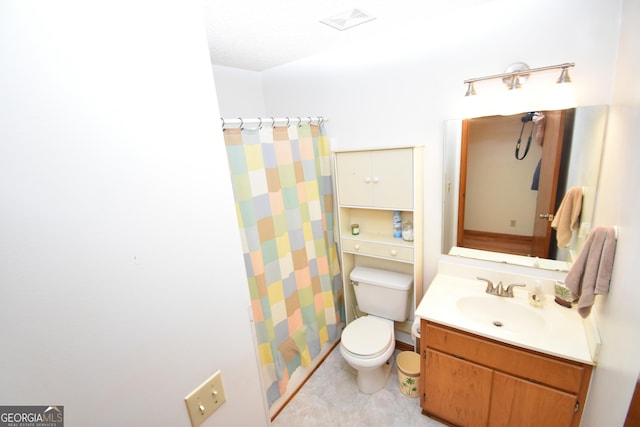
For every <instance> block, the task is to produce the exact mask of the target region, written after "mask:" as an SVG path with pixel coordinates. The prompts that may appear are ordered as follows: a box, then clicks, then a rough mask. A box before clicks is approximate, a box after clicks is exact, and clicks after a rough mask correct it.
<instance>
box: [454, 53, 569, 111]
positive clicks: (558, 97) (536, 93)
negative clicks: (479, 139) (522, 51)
mask: <svg viewBox="0 0 640 427" xmlns="http://www.w3.org/2000/svg"><path fill="white" fill-rule="evenodd" d="M574 66H575V63H573V62H565V63H563V64H558V65H549V66H546V67H538V68H529V66H528V65H527V64H525V63H524V62H516V63H514V64H511V65H509V67H507V69H506V70H505V71H504V72H503V73H502V74H494V75H490V76H483V77H474V78H471V79H466V80H465V81H464V83H465V84H466V85H467V91H466V93H465V95H464V96H465V99H466V100H468V101H465V103H467V104H468V103H469V102H470V101H471V99H475V101H474V102H473V104H474V109H475V110H476V111H475V112H474V113H472V114H466V116H467V117H474V116H478V115H494V114H496V113H497V114H516V113H520V112H522V111H525V110H527V111H538V110H553V109H564V108H571V107H574V106H575V94H574V93H573V85H572V84H571V78H570V77H569V68H571V67H574ZM556 69H560V70H561V73H560V77H559V78H558V80H557V81H556V83H557V84H556V85H551V86H553V87H547V88H544V87H543V86H542V85H539V86H538V88H537V89H533V88H531V89H529V90H528V91H529V92H531V93H525V92H527V91H523V87H524V84H525V83H526V82H527V80H528V79H529V77H530V76H531V75H532V74H534V73H540V72H544V71H550V70H556ZM494 79H502V82H503V83H504V85H505V86H506V87H507V89H508V90H507V92H503V91H498V92H494V94H493V95H492V96H491V97H490V98H491V99H488V100H485V101H484V102H482V105H479V104H480V103H479V102H478V100H477V98H483V97H479V96H477V92H476V88H475V83H477V82H481V81H486V80H494ZM542 82H543V83H544V78H543V79H542ZM536 83H537V82H536ZM532 85H533V86H535V85H534V84H533V83H532ZM483 110H484V112H483Z"/></svg>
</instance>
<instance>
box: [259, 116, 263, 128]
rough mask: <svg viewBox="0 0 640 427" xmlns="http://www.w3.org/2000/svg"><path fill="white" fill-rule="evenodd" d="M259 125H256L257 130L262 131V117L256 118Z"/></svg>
mask: <svg viewBox="0 0 640 427" xmlns="http://www.w3.org/2000/svg"><path fill="white" fill-rule="evenodd" d="M258 120H259V123H258V129H262V117H258Z"/></svg>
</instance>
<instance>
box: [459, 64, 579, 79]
mask: <svg viewBox="0 0 640 427" xmlns="http://www.w3.org/2000/svg"><path fill="white" fill-rule="evenodd" d="M575 66H576V64H575V62H565V63H564V64H558V65H548V66H546V67H539V68H531V69H529V70H526V71H521V70H517V71H513V72H510V73H502V74H494V75H492V76H484V77H474V78H472V79H467V80H465V81H464V83H465V84H469V83H474V82H479V81H482V80H492V79H502V78H505V77H516V76H518V75H520V74H531V73H537V72H540V71H548V70H556V69H560V68H562V69H563V70H566V69H567V68H570V67H575Z"/></svg>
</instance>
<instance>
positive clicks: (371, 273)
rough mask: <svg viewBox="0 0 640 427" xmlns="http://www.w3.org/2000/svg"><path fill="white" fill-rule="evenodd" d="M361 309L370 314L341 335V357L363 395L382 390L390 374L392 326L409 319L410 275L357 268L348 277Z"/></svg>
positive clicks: (355, 321)
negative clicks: (355, 377) (353, 373)
mask: <svg viewBox="0 0 640 427" xmlns="http://www.w3.org/2000/svg"><path fill="white" fill-rule="evenodd" d="M349 278H350V279H351V283H352V284H353V289H354V292H355V296H356V302H357V304H358V309H359V310H360V311H361V312H364V313H367V316H362V317H359V318H358V319H356V320H354V321H353V322H351V323H349V324H348V325H347V327H346V328H345V329H344V330H343V331H342V337H341V340H340V353H341V354H342V357H343V358H344V360H345V361H346V362H347V363H348V364H349V365H350V366H351V367H353V368H354V369H355V370H356V371H357V379H358V388H359V389H360V391H361V392H363V393H367V394H370V393H375V392H376V391H378V390H380V389H382V388H383V387H384V386H385V384H386V383H387V380H388V379H389V373H390V372H391V364H390V363H388V362H389V359H390V358H391V356H392V355H393V351H394V349H395V334H394V331H393V322H394V321H398V322H404V321H405V320H407V318H408V316H409V307H410V306H411V304H410V298H411V285H412V283H413V277H412V276H410V275H408V274H403V273H396V272H392V271H386V270H378V269H375V268H369V267H360V266H358V267H356V268H354V269H353V271H351V274H350V275H349Z"/></svg>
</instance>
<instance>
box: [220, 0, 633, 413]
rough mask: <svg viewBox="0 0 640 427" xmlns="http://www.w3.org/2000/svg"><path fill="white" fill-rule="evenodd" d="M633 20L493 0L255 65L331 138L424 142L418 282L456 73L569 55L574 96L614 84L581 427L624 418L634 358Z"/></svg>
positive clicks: (458, 86) (431, 266) (436, 222)
mask: <svg viewBox="0 0 640 427" xmlns="http://www.w3.org/2000/svg"><path fill="white" fill-rule="evenodd" d="M623 2H624V6H625V11H624V13H623V14H622V17H623V27H622V29H623V33H622V45H621V48H620V53H618V37H619V35H620V32H619V30H620V29H619V24H620V17H621V8H622V4H623ZM370 13H375V11H370ZM634 22H635V23H637V22H638V1H637V0H617V1H607V2H604V1H598V0H588V1H581V0H565V1H562V2H557V1H554V0H541V1H538V2H525V3H519V4H518V6H517V7H515V6H514V5H513V2H509V1H506V0H500V1H494V2H489V3H486V4H483V5H480V6H478V7H476V8H474V9H472V10H469V11H466V12H464V13H455V14H451V15H450V16H448V17H442V16H437V18H434V19H432V20H430V21H427V22H425V24H424V26H423V27H422V28H421V29H420V30H418V31H415V32H409V30H406V31H404V32H403V31H400V32H397V33H393V34H383V35H381V38H380V39H378V40H368V41H366V42H363V43H361V44H357V45H346V46H345V47H344V48H343V49H340V50H335V51H331V52H327V53H325V54H321V55H317V56H315V57H311V58H308V59H305V60H301V61H298V62H294V63H291V64H287V65H284V66H281V67H275V68H272V69H269V70H267V71H265V72H263V73H262V75H263V82H264V99H265V105H266V114H268V115H271V116H286V115H301V114H302V115H323V116H325V117H327V118H328V119H329V122H328V124H327V129H328V132H329V134H330V135H331V136H332V137H333V139H334V143H335V144H337V145H338V146H339V147H340V148H350V147H353V148H356V147H373V146H393V145H404V144H425V156H424V166H425V167H424V169H425V188H424V196H425V213H426V218H425V242H426V245H425V282H426V283H429V282H430V281H431V279H432V277H433V275H434V273H435V270H436V262H437V259H438V256H439V254H440V234H441V233H440V229H441V200H442V197H441V196H442V192H441V185H442V178H441V174H442V139H443V121H444V120H445V119H451V118H459V117H461V115H462V113H461V111H462V108H461V102H462V98H463V96H462V95H463V94H464V91H465V87H464V85H463V80H464V79H465V78H471V77H479V76H483V75H491V74H496V73H500V72H502V71H503V70H504V69H505V68H506V67H507V66H508V65H509V64H511V63H513V62H516V61H524V62H526V63H528V64H529V65H530V66H531V67H539V66H544V65H551V64H558V63H563V62H575V63H576V67H575V68H574V69H572V70H571V76H572V78H573V81H574V83H575V86H576V95H577V101H578V105H598V104H610V103H611V101H612V93H613V88H614V83H615V88H616V98H615V99H614V109H613V110H612V115H611V121H610V125H609V137H608V138H607V141H606V145H607V150H606V152H605V155H604V158H603V173H604V175H603V179H602V183H601V186H602V189H603V191H601V193H606V196H602V198H601V199H600V200H598V201H597V211H598V212H599V213H597V218H596V219H595V223H599V224H602V225H611V224H618V225H619V226H620V227H621V238H620V241H619V243H618V252H619V253H618V255H617V257H616V271H615V274H614V279H613V283H612V292H611V294H610V296H609V297H608V298H607V300H606V303H605V304H601V305H600V307H598V308H597V309H596V310H595V311H597V312H598V313H597V314H598V315H599V318H600V321H601V329H602V330H601V333H602V337H603V341H604V344H603V350H602V362H601V365H600V366H599V367H598V368H597V369H596V371H595V375H594V381H593V387H592V389H591V394H590V396H589V400H588V404H587V409H586V412H585V417H584V421H583V424H584V425H594V426H596V425H621V424H622V421H621V420H623V419H624V416H625V414H626V408H627V406H628V403H629V400H630V398H631V395H632V392H633V385H634V384H635V381H636V378H637V375H638V371H639V366H638V363H640V362H638V360H640V357H638V356H639V354H638V352H639V351H638V340H637V339H636V338H635V337H636V335H637V333H635V332H634V331H633V329H632V328H635V330H636V331H637V327H638V325H639V324H640V322H639V321H638V314H637V313H638V310H635V306H636V305H634V304H632V303H630V301H638V300H640V298H639V297H640V296H639V295H638V294H639V293H640V290H639V289H640V288H638V287H637V286H635V282H636V281H637V273H636V272H635V269H634V264H633V260H632V257H633V256H634V254H637V253H638V252H639V251H640V248H639V247H638V246H639V244H638V241H640V238H639V237H638V233H637V229H638V220H637V219H635V218H637V215H635V217H633V218H632V216H633V215H634V213H635V212H638V209H637V208H638V206H637V203H638V197H636V195H635V194H636V193H633V192H629V191H628V190H627V189H628V188H632V189H633V190H632V191H636V189H635V187H630V186H629V183H633V182H639V177H638V172H637V169H638V168H635V169H633V168H632V166H631V165H632V163H631V162H632V161H634V160H635V159H637V158H639V157H638V156H634V155H633V154H637V150H638V148H637V144H632V138H633V135H634V133H633V132H634V130H635V126H636V124H637V123H638V122H639V120H638V109H637V105H638V99H637V98H636V97H632V96H631V95H629V93H631V92H633V88H635V87H636V84H635V82H634V78H636V77H634V76H637V75H638V70H639V67H638V51H639V49H638V45H637V43H638V42H637V41H636V40H638V39H640V37H639V34H638V30H637V29H636V28H633V27H632V23H634ZM634 49H635V50H634ZM616 58H618V61H617V62H616ZM627 82H628V83H627ZM630 88H631V89H630ZM625 91H626V93H627V95H624V96H626V97H627V98H624V100H623V98H622V97H623V93H624V92H625ZM299 93H304V97H300V96H299V95H298V94H299ZM635 94H636V95H635V96H637V91H635ZM260 96H262V95H260ZM629 97H631V99H628V98H629ZM249 102H253V101H249ZM220 103H221V105H224V104H225V99H224V98H223V97H220ZM616 103H617V104H618V105H617V106H615V104H616ZM630 105H631V106H633V107H630ZM636 139H637V138H636ZM632 159H633V160H632ZM636 192H637V191H636ZM634 310H635V312H634ZM616 333H617V334H618V335H616Z"/></svg>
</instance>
